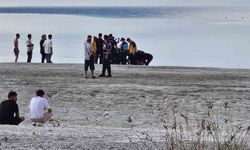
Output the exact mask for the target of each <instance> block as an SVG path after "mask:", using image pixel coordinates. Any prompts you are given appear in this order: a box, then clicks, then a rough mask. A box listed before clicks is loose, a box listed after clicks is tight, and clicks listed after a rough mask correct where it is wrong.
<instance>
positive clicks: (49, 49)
mask: <svg viewBox="0 0 250 150" xmlns="http://www.w3.org/2000/svg"><path fill="white" fill-rule="evenodd" d="M52 44H53V43H52V35H51V34H49V35H48V39H47V40H45V42H44V44H43V46H44V52H45V59H46V62H47V63H52V61H51V57H52V55H53V46H52Z"/></svg>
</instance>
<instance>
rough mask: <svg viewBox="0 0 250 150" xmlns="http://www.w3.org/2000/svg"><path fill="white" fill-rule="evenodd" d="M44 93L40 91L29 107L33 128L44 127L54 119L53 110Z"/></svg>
mask: <svg viewBox="0 0 250 150" xmlns="http://www.w3.org/2000/svg"><path fill="white" fill-rule="evenodd" d="M44 95H45V93H44V91H43V90H38V91H37V92H36V97H33V98H32V99H31V101H30V105H29V117H30V120H31V121H32V125H33V126H36V125H38V126H42V125H43V123H45V122H47V121H48V120H50V119H51V117H52V115H53V114H52V109H51V108H50V106H49V103H48V100H47V99H46V98H44Z"/></svg>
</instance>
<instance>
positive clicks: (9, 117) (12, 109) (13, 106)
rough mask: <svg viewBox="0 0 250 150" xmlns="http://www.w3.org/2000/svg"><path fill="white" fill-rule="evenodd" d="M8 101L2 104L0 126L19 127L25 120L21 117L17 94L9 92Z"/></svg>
mask: <svg viewBox="0 0 250 150" xmlns="http://www.w3.org/2000/svg"><path fill="white" fill-rule="evenodd" d="M8 99H9V100H6V101H3V102H2V103H1V104H0V124H9V125H18V124H20V123H21V122H22V121H24V119H25V118H24V117H20V116H19V108H18V105H17V103H16V101H17V93H16V92H13V91H11V92H9V94H8Z"/></svg>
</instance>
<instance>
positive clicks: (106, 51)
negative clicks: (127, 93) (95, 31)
mask: <svg viewBox="0 0 250 150" xmlns="http://www.w3.org/2000/svg"><path fill="white" fill-rule="evenodd" d="M110 55H111V44H110V43H109V37H108V35H105V36H104V44H103V65H102V74H101V75H99V77H112V75H111V66H110ZM106 70H107V71H108V75H107V76H105V72H106Z"/></svg>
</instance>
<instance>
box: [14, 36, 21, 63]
mask: <svg viewBox="0 0 250 150" xmlns="http://www.w3.org/2000/svg"><path fill="white" fill-rule="evenodd" d="M19 38H20V34H19V33H17V34H16V38H15V40H14V54H15V63H17V60H18V56H19V44H18V39H19Z"/></svg>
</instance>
